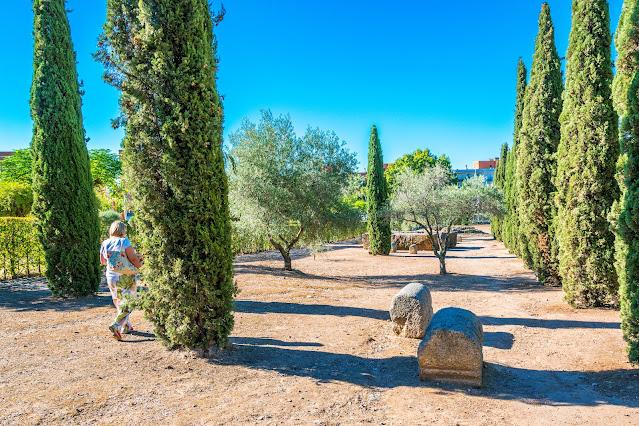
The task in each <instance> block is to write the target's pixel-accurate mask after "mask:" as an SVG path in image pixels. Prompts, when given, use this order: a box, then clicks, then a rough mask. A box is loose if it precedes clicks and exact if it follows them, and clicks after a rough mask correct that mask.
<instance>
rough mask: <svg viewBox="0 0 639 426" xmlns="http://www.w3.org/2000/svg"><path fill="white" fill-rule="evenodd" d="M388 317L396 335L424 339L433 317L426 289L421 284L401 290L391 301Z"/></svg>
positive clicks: (412, 284)
mask: <svg viewBox="0 0 639 426" xmlns="http://www.w3.org/2000/svg"><path fill="white" fill-rule="evenodd" d="M390 317H391V320H392V321H393V331H394V332H395V333H396V334H398V335H400V336H402V337H410V338H412V339H421V338H422V337H424V333H425V331H426V327H427V326H428V323H429V322H430V320H431V318H432V317H433V303H432V299H431V297H430V291H429V290H428V287H426V286H425V285H423V284H421V283H410V284H408V285H406V286H405V287H404V288H402V289H401V290H400V291H399V293H397V294H396V295H395V297H393V300H392V301H391V306H390Z"/></svg>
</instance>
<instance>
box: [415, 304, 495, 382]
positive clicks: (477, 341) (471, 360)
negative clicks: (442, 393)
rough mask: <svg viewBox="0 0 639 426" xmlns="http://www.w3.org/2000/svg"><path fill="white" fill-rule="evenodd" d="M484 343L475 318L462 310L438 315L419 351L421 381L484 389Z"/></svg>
mask: <svg viewBox="0 0 639 426" xmlns="http://www.w3.org/2000/svg"><path fill="white" fill-rule="evenodd" d="M483 341H484V332H483V328H482V325H481V322H480V321H479V318H477V316H476V315H475V314H473V313H472V312H470V311H467V310H466V309H460V308H445V309H442V310H440V311H438V312H437V313H436V314H435V315H434V316H433V319H432V320H431V321H430V324H429V325H428V328H427V329H426V333H425V335H424V338H423V339H422V342H421V343H420V344H419V348H418V349H417V361H418V364H419V378H420V379H422V380H424V381H426V380H428V381H439V382H449V383H456V384H460V385H465V386H474V387H478V388H479V387H481V384H482V367H483V363H484V356H483Z"/></svg>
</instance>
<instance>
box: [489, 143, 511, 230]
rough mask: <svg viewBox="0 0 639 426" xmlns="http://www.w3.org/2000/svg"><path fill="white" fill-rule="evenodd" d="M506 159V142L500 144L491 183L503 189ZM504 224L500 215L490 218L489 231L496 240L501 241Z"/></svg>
mask: <svg viewBox="0 0 639 426" xmlns="http://www.w3.org/2000/svg"><path fill="white" fill-rule="evenodd" d="M507 161H508V144H507V143H504V144H503V145H502V146H501V154H500V155H499V163H497V167H496V168H495V179H494V180H493V185H495V186H496V187H497V188H499V189H501V190H503V189H504V185H505V184H506V164H507ZM503 226H504V219H503V218H502V217H498V216H493V217H491V218H490V232H491V234H492V235H493V237H495V238H496V239H497V240H499V241H502V239H503V237H502V229H503Z"/></svg>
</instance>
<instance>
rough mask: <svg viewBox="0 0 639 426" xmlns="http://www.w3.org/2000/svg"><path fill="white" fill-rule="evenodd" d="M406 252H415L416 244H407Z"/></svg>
mask: <svg viewBox="0 0 639 426" xmlns="http://www.w3.org/2000/svg"><path fill="white" fill-rule="evenodd" d="M408 252H409V253H410V254H417V244H411V245H410V246H408Z"/></svg>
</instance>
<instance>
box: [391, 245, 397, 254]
mask: <svg viewBox="0 0 639 426" xmlns="http://www.w3.org/2000/svg"><path fill="white" fill-rule="evenodd" d="M391 253H397V244H395V243H391Z"/></svg>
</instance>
